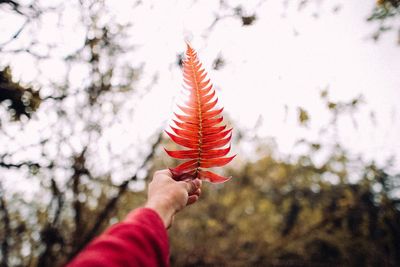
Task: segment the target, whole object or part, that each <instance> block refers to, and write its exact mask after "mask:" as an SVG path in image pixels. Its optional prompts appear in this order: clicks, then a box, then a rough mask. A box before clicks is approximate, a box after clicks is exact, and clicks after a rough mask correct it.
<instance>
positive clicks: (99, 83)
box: [0, 0, 400, 266]
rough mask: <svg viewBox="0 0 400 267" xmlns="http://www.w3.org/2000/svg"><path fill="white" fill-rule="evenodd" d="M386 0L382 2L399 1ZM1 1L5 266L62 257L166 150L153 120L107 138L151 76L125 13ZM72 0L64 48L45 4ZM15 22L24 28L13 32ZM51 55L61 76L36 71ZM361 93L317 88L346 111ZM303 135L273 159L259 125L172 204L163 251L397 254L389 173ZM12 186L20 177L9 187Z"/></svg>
mask: <svg viewBox="0 0 400 267" xmlns="http://www.w3.org/2000/svg"><path fill="white" fill-rule="evenodd" d="M263 2H264V1H262V0H261V1H258V2H257V3H256V4H255V5H254V7H253V8H247V6H246V5H245V4H243V3H242V4H237V3H236V2H234V3H231V2H230V1H220V7H219V9H218V10H217V12H216V14H215V20H214V21H212V23H211V24H210V27H209V28H208V29H207V31H206V32H205V36H207V34H209V33H210V31H211V30H212V29H213V27H214V26H215V25H216V23H218V22H219V21H220V20H222V19H224V18H234V19H237V20H238V21H240V24H241V25H242V26H243V27H249V26H251V25H254V24H255V23H256V22H257V18H258V17H259V14H257V12H256V11H257V7H259V5H261V4H262V3H263ZM302 2H304V3H305V2H306V1H302ZM389 2H390V1H389ZM389 2H387V3H386V2H382V3H380V4H381V5H384V6H385V7H386V6H387V7H389V8H395V7H398V6H395V5H391V4H390V3H392V2H390V3H389ZM140 3H141V1H137V2H136V3H135V5H140ZM304 3H303V4H304ZM389 5H391V6H389ZM0 7H1V8H3V7H7V10H8V9H10V12H13V13H15V14H17V15H18V16H21V17H22V18H23V22H22V24H21V26H20V27H19V28H17V31H16V32H15V33H14V34H12V35H11V36H10V38H9V39H7V40H6V41H5V42H3V43H1V44H0V55H1V56H8V58H10V57H11V58H12V60H11V62H7V60H4V58H5V57H4V58H3V57H2V61H1V64H2V65H1V71H0V109H1V113H0V122H1V125H0V140H1V144H2V145H3V146H2V147H1V151H0V170H1V177H0V179H1V180H0V218H1V221H0V247H1V248H0V255H1V260H0V261H1V266H61V265H63V264H64V263H65V262H66V261H67V260H68V259H70V258H71V257H73V256H74V255H76V253H78V252H79V250H80V249H82V248H83V247H84V246H85V245H86V244H87V243H88V242H89V241H90V240H91V239H92V238H93V237H94V236H95V235H97V234H98V233H99V232H100V231H102V230H103V229H104V228H105V227H106V226H108V225H109V224H111V223H114V222H116V221H117V219H118V218H122V217H123V216H124V215H125V214H126V212H128V209H130V208H132V207H133V206H135V205H139V204H140V203H141V202H142V201H143V199H144V195H143V193H142V192H139V193H132V191H135V190H136V189H135V190H130V188H132V187H133V188H135V186H136V187H137V188H139V190H140V189H143V179H144V178H146V177H147V176H148V173H149V172H150V171H149V169H150V168H151V165H152V164H154V166H153V167H152V168H153V169H156V168H164V167H165V165H166V163H168V162H160V160H155V158H161V157H162V158H165V157H163V156H161V155H160V153H162V150H160V149H158V147H159V144H160V143H161V142H162V138H161V134H159V133H156V134H155V136H154V137H153V138H150V139H149V141H148V142H146V143H145V144H143V147H142V146H141V147H133V145H132V144H128V143H127V144H125V147H124V149H123V150H122V151H119V152H116V151H113V149H112V148H111V143H112V142H113V140H110V139H107V138H106V136H107V130H108V129H111V128H113V127H115V126H118V124H119V123H120V120H119V118H120V117H122V116H123V114H124V113H125V114H126V113H129V114H131V113H133V112H134V111H135V110H134V108H135V105H129V107H127V105H126V103H127V99H129V100H131V101H133V103H137V101H139V100H140V98H141V97H142V96H143V94H144V93H146V92H147V90H148V89H147V88H151V87H152V86H153V83H154V82H155V81H156V80H152V81H151V82H150V83H149V84H148V86H141V87H138V86H136V85H137V82H138V80H139V79H140V74H141V64H142V62H136V63H137V64H135V65H133V64H128V63H127V62H126V60H124V59H126V57H127V56H129V55H130V54H131V53H133V52H134V51H135V47H131V46H129V42H125V40H126V39H127V38H128V36H127V32H128V30H129V27H131V25H125V24H120V23H118V22H117V21H116V20H115V19H114V17H113V16H112V15H110V10H109V7H108V5H107V1H96V0H90V1H70V2H64V3H62V4H61V5H55V6H52V5H51V3H45V1H31V2H29V1H25V2H24V3H22V2H19V1H0ZM379 8H380V7H379ZM71 9H72V10H74V11H77V14H78V15H77V17H78V19H77V21H76V25H75V27H74V29H73V31H74V32H76V33H80V32H81V33H82V34H81V35H79V34H77V35H76V36H78V37H77V40H76V43H79V44H80V46H79V47H77V49H76V50H74V49H70V47H69V46H70V44H63V45H64V46H67V47H68V48H69V49H65V47H63V48H62V49H61V48H60V46H62V45H60V42H61V41H60V40H55V39H57V38H54V37H53V36H51V38H50V39H51V41H50V42H47V41H43V40H41V39H40V38H39V36H42V37H43V33H41V32H40V30H41V27H43V25H45V24H46V23H47V24H49V23H48V22H47V21H46V20H49V19H50V18H51V16H55V17H56V18H57V19H56V20H55V21H56V22H57V23H55V24H57V26H58V27H59V28H58V29H59V31H63V28H62V27H63V23H62V17H63V16H65V14H69V15H71V14H76V13H73V12H72V13H71V12H70V11H71ZM68 12H70V13H68ZM395 14H397V13H395ZM71 16H72V15H71ZM388 17H390V16H388ZM24 33H25V34H26V36H25V40H24V41H21V42H19V40H20V39H19V38H20V37H21V35H23V34H24ZM27 36H28V37H27ZM26 39H27V40H26ZM57 41H60V42H57ZM60 51H62V52H60ZM65 51H67V52H65ZM60 54H61V56H60ZM19 56H24V57H22V58H23V60H26V59H27V58H29V59H31V58H33V60H34V61H35V63H36V66H37V73H36V74H37V76H35V80H34V81H33V82H32V84H30V85H26V84H24V83H22V82H20V81H17V79H16V78H15V77H16V75H15V72H13V69H12V67H9V65H10V64H8V63H12V62H14V60H17V59H16V58H17V57H19ZM54 58H56V59H58V60H59V61H61V62H62V64H61V65H62V66H60V65H55V66H56V67H54V65H50V67H47V68H45V71H46V72H49V73H53V69H52V68H57V69H58V68H60V69H61V70H62V72H63V75H62V76H63V77H62V78H61V79H54V80H53V79H48V80H46V79H43V76H42V75H41V73H40V66H41V65H42V64H44V63H46V62H48V61H47V60H52V59H54ZM18 59H19V60H21V59H20V58H18ZM179 62H181V57H180V58H179V59H178V63H179ZM225 64H227V63H226V61H225V60H224V58H223V56H222V55H219V56H218V58H216V60H215V61H214V64H213V67H214V68H215V69H216V70H218V69H220V68H223V67H224V65H225ZM35 70H36V69H35ZM135 100H136V102H135ZM360 100H361V99H360V98H355V99H354V100H351V101H350V102H334V101H332V100H330V99H329V97H328V94H327V93H325V94H324V97H323V101H324V103H325V104H326V106H327V108H328V109H329V110H330V111H331V112H332V114H333V115H332V120H331V121H329V123H332V124H333V123H334V122H336V121H337V120H338V117H339V116H342V115H346V114H350V115H351V114H352V113H353V112H355V111H356V110H357V108H358V107H359V103H360V102H361V101H360ZM131 103H132V102H130V104H131ZM298 111H299V113H298V119H299V122H300V123H301V124H305V125H306V124H307V122H309V121H310V118H311V114H309V113H308V112H307V111H306V110H305V109H303V108H299V110H298ZM330 127H334V125H333V126H330ZM329 129H331V128H328V129H327V130H326V132H328V131H329ZM245 135H246V133H240V134H238V136H245ZM239 141H240V140H239ZM300 143H301V144H302V145H305V146H306V147H307V148H308V150H307V153H305V155H303V156H300V157H298V158H297V159H296V160H292V159H285V160H283V159H280V158H279V157H277V156H275V153H276V151H275V148H273V147H269V146H268V145H267V144H265V143H264V141H263V140H261V139H257V138H255V147H254V151H255V152H254V155H251V156H252V157H251V161H250V160H248V159H247V158H246V154H243V156H242V159H238V160H236V162H237V166H235V167H234V168H232V169H230V170H229V173H230V174H231V175H232V176H233V177H234V178H233V179H232V181H230V182H228V183H227V184H224V185H220V186H213V187H211V186H208V185H207V184H206V185H205V190H204V194H203V196H202V199H201V201H200V202H199V203H198V204H196V205H195V206H194V207H193V208H191V209H190V210H187V211H185V212H184V213H183V214H181V215H179V219H178V220H176V224H175V225H174V227H173V229H172V230H171V238H172V240H171V241H172V263H173V265H175V266H207V265H208V266H224V265H229V266H249V265H255V266H257V265H273V266H281V265H285V266H310V265H312V264H314V265H319V266H328V265H329V266H332V265H339V266H342V265H347V266H360V265H362V266H364V265H365V266H378V265H380V264H382V263H383V264H385V265H387V266H396V264H397V265H398V264H400V263H399V262H400V260H399V256H398V253H396V252H397V251H399V249H400V248H399V244H400V242H399V240H400V234H399V233H400V231H399V225H400V216H399V199H398V198H397V195H396V194H395V190H396V189H397V188H398V186H399V184H398V180H399V176H398V175H390V174H389V173H388V172H387V171H386V170H385V169H384V168H379V167H378V166H377V165H376V164H373V163H371V164H365V163H362V162H360V161H354V160H352V159H351V158H350V157H349V155H348V154H347V153H346V152H345V151H344V150H343V149H342V148H341V147H340V145H337V144H336V145H335V146H333V148H326V147H325V144H321V143H319V142H306V141H304V140H303V141H302V142H300ZM16 145H17V146H16ZM329 149H331V152H330V154H329V155H330V157H328V159H327V160H326V161H325V162H324V163H323V164H322V165H317V164H315V163H314V160H313V159H314V158H315V157H319V156H320V155H319V154H318V153H320V151H323V150H329ZM128 152H130V153H132V154H130V156H129V157H128V156H127V154H128ZM102 157H105V158H106V159H105V160H103V159H102ZM249 158H250V157H249ZM133 159H135V160H133ZM167 165H168V164H167ZM171 165H172V164H171ZM354 165H356V166H358V169H357V170H354ZM121 170H123V172H122V175H121V176H122V177H118V176H117V175H116V173H119V174H121ZM353 177H358V180H357V179H356V182H354V179H353ZM14 187H15V190H9V189H10V188H11V189H14ZM21 187H23V188H27V187H28V190H18V189H20V188H21ZM6 188H7V189H8V190H6ZM117 207H118V208H117ZM378 260H379V262H378Z"/></svg>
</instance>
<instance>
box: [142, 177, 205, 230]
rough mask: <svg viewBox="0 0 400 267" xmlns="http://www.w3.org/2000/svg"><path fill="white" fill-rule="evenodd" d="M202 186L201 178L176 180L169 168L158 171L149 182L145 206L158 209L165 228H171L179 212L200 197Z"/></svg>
mask: <svg viewBox="0 0 400 267" xmlns="http://www.w3.org/2000/svg"><path fill="white" fill-rule="evenodd" d="M200 187H201V180H200V179H194V180H187V181H175V180H174V179H173V178H172V174H171V172H170V171H169V170H160V171H156V172H155V173H154V175H153V180H152V181H151V182H150V184H149V188H148V191H147V203H146V204H145V207H146V208H150V209H153V210H154V211H156V212H157V213H158V215H160V217H161V219H162V221H163V222H164V225H165V228H169V227H170V226H171V224H172V222H173V220H174V216H175V214H176V213H177V212H179V211H181V210H182V209H183V208H185V207H186V206H188V205H191V204H193V203H195V202H196V201H197V200H198V199H199V196H200V194H201V189H200Z"/></svg>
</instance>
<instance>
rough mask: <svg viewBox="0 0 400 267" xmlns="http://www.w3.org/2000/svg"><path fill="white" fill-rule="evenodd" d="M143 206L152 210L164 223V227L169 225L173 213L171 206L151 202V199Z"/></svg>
mask: <svg viewBox="0 0 400 267" xmlns="http://www.w3.org/2000/svg"><path fill="white" fill-rule="evenodd" d="M144 207H145V208H149V209H152V210H154V211H155V212H156V213H157V214H158V215H159V216H160V218H161V220H162V221H163V223H164V226H165V228H168V227H169V226H170V224H171V221H172V216H173V215H174V213H175V211H174V210H172V209H171V208H168V207H165V206H163V205H159V204H157V203H153V202H151V201H148V202H147V203H146V204H145V206H144Z"/></svg>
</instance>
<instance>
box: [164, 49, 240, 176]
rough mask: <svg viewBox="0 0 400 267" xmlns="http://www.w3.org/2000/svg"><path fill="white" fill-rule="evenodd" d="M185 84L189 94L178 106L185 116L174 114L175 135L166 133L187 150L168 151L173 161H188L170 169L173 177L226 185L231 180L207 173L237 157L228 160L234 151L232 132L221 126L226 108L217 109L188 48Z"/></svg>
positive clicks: (194, 57)
mask: <svg viewBox="0 0 400 267" xmlns="http://www.w3.org/2000/svg"><path fill="white" fill-rule="evenodd" d="M183 80H184V88H185V90H186V91H187V92H188V93H189V95H188V99H187V101H186V102H185V103H184V105H178V108H179V109H180V110H181V111H182V113H183V114H178V113H174V115H175V117H176V120H173V121H174V124H175V126H173V125H171V126H170V128H171V129H172V131H173V132H172V133H171V132H168V131H165V132H166V133H167V134H168V135H169V137H170V138H171V140H172V141H174V142H175V143H177V144H178V145H180V146H183V147H185V148H187V149H186V150H174V151H170V150H167V149H165V151H166V153H167V154H168V155H169V156H171V157H173V158H176V159H181V160H187V161H186V162H184V163H182V164H180V165H178V166H177V167H175V168H170V170H171V173H172V175H173V177H174V178H175V179H176V180H184V179H195V178H200V179H203V180H206V181H209V182H212V183H221V182H225V181H227V180H229V179H230V178H228V177H224V176H221V175H218V174H215V173H213V172H211V171H207V170H204V169H207V168H212V167H221V166H224V165H226V164H228V163H229V162H230V161H232V159H233V158H234V157H235V156H236V155H234V156H230V157H225V156H226V155H227V154H228V153H229V151H230V149H231V146H230V145H229V143H230V141H231V138H232V129H227V128H226V126H225V125H221V123H222V121H223V116H222V115H221V114H222V111H223V108H219V109H217V108H215V107H216V105H217V103H218V98H217V97H216V96H215V90H214V88H213V86H212V84H211V83H210V79H207V72H206V71H205V70H204V68H203V67H202V64H201V62H200V61H199V59H198V58H197V53H196V51H195V50H194V49H193V48H192V47H191V46H190V45H189V44H188V45H187V50H186V58H185V60H184V61H183Z"/></svg>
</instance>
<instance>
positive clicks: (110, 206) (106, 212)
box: [69, 132, 162, 259]
mask: <svg viewBox="0 0 400 267" xmlns="http://www.w3.org/2000/svg"><path fill="white" fill-rule="evenodd" d="M161 140H162V132H161V133H160V134H159V136H158V138H157V140H156V141H155V142H154V143H153V145H152V147H151V150H150V153H149V154H148V155H147V156H146V158H145V159H144V161H143V162H142V164H141V165H140V167H139V168H138V171H139V170H142V169H143V168H145V167H146V165H147V164H148V163H149V162H150V161H151V160H152V158H153V156H154V154H155V151H156V149H157V147H158V145H159V144H160V143H161ZM136 180H137V172H136V173H135V174H134V175H133V176H131V177H129V178H128V179H126V180H125V181H124V182H123V183H122V184H121V185H120V186H119V187H118V192H117V194H116V195H115V196H114V197H113V198H111V199H110V200H109V201H108V203H107V204H106V205H105V207H104V209H103V210H102V211H101V212H100V214H99V215H98V216H97V218H96V219H95V220H94V221H95V224H94V225H93V227H92V228H91V229H90V230H89V231H88V233H87V234H86V236H85V237H84V238H83V241H82V242H81V243H80V244H78V245H77V246H76V247H75V250H74V251H73V252H72V253H71V254H70V256H69V259H72V258H73V257H74V256H75V255H77V254H78V252H79V251H80V250H82V249H83V248H84V247H85V246H86V245H87V244H88V243H89V242H90V241H91V240H92V239H93V238H94V237H95V236H96V234H97V232H98V231H99V229H100V227H101V226H102V225H103V223H104V222H105V221H106V220H107V219H108V218H109V216H110V214H111V213H112V211H114V209H115V207H116V205H117V203H118V200H119V199H120V198H121V197H122V196H123V195H124V193H125V192H126V190H127V188H128V185H129V183H130V182H131V181H136Z"/></svg>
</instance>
